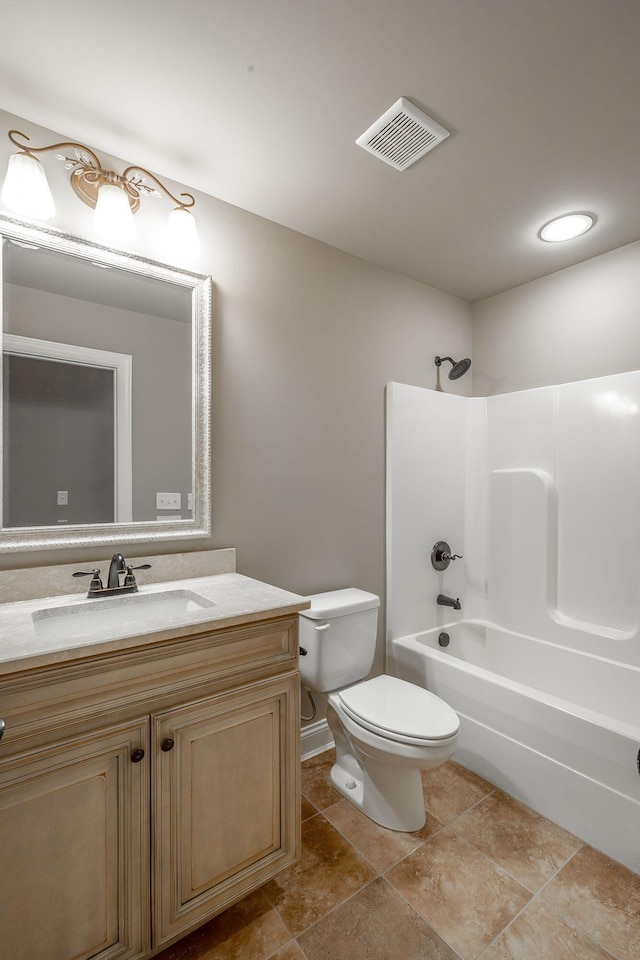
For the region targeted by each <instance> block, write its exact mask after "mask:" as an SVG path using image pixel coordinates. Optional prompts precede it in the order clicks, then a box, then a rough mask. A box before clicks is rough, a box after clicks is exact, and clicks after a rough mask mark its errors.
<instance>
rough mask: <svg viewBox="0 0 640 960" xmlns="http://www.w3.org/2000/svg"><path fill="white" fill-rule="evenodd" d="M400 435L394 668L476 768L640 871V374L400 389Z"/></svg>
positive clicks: (395, 398) (394, 392)
mask: <svg viewBox="0 0 640 960" xmlns="http://www.w3.org/2000/svg"><path fill="white" fill-rule="evenodd" d="M387 431H388V432H387V578H388V580H387V586H388V601H387V615H388V630H387V637H388V658H389V663H390V664H395V669H396V670H397V672H398V675H399V676H401V677H402V678H404V679H407V680H411V681H413V682H416V683H418V682H420V683H423V684H424V685H425V686H427V688H428V689H431V690H433V692H435V693H436V694H438V695H439V696H441V697H442V698H443V699H444V700H446V701H447V702H449V704H450V705H451V706H452V707H453V708H454V709H455V710H456V712H457V713H458V714H460V716H461V717H462V720H463V722H462V730H461V734H460V737H461V739H460V746H459V748H458V751H457V756H459V757H460V759H461V761H462V762H463V763H465V764H466V765H467V766H469V767H471V768H472V769H474V770H476V771H477V772H479V773H481V774H484V775H485V776H486V777H488V778H489V779H490V780H491V781H492V782H494V783H497V784H499V785H501V786H503V787H504V788H505V789H506V790H507V791H508V792H509V793H511V794H512V795H514V796H516V797H518V798H519V799H521V800H523V801H524V802H525V803H527V804H529V805H530V806H532V807H534V808H535V809H537V810H539V811H540V812H542V813H544V814H546V815H547V816H549V817H551V818H552V819H555V820H557V821H558V822H559V823H561V825H562V826H564V827H565V828H566V829H568V830H572V831H574V832H575V833H577V834H578V835H579V836H581V837H583V838H584V839H586V840H588V841H589V842H591V843H593V844H594V845H595V846H597V847H599V848H600V849H602V850H604V851H605V852H607V853H609V854H610V855H611V856H613V857H615V858H616V859H618V860H620V861H621V862H622V863H625V864H626V865H628V866H630V867H631V868H632V869H634V870H636V871H640V840H638V828H637V824H638V823H640V776H639V775H638V751H639V750H640V692H639V691H640V589H639V584H640V498H639V497H638V490H640V372H633V373H625V374H618V375H615V376H611V377H603V378H600V379H597V380H587V381H582V382H579V383H570V384H563V385H560V386H556V387H544V388H540V389H536V390H527V391H523V392H521V393H513V394H502V395H500V396H494V397H489V398H473V399H466V398H464V397H452V396H449V395H446V394H439V393H435V392H434V391H429V390H423V389H421V388H417V387H408V386H404V385H402V384H390V385H389V386H388V388H387ZM438 540H446V541H447V542H448V543H449V544H450V546H451V549H452V552H454V553H457V554H462V559H459V560H456V561H455V562H452V563H451V564H450V565H449V567H448V569H447V570H444V571H441V572H438V571H436V570H434V568H433V567H432V565H431V562H430V554H431V549H432V547H433V545H434V544H435V543H436V542H437V541H438ZM440 593H442V594H445V595H446V596H449V597H454V598H455V597H459V598H460V600H461V606H462V609H461V610H460V611H459V612H457V611H452V610H451V609H450V608H444V607H441V606H438V605H437V603H436V597H437V595H438V594H440ZM474 622H475V624H476V625H475V626H474ZM441 630H446V631H447V632H449V633H450V635H451V646H450V648H446V651H445V650H444V649H443V648H440V647H439V646H438V644H437V637H438V633H439V632H440V631H441ZM416 638H417V639H416ZM425 638H428V640H425ZM390 669H391V667H390Z"/></svg>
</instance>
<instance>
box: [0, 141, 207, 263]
mask: <svg viewBox="0 0 640 960" xmlns="http://www.w3.org/2000/svg"><path fill="white" fill-rule="evenodd" d="M8 136H9V140H10V141H11V143H13V144H14V145H15V146H16V147H18V148H19V153H14V154H13V155H12V156H11V157H9V166H8V168H7V175H6V177H5V180H4V184H3V187H2V193H1V194H0V199H1V200H2V203H3V204H4V205H5V206H6V207H8V208H9V210H12V211H13V212H14V213H17V214H18V215H19V216H25V217H29V218H31V219H33V220H50V219H51V218H52V217H53V216H54V215H55V204H54V202H53V196H52V194H51V189H50V187H49V184H48V182H47V175H46V173H45V170H44V167H43V165H42V164H41V162H40V160H39V159H38V158H37V157H36V156H35V154H36V153H43V152H45V151H48V150H64V149H68V150H70V151H71V150H72V151H73V155H72V156H66V155H65V154H63V153H58V154H56V157H57V159H58V160H62V161H64V165H65V169H66V170H70V171H71V173H70V175H69V182H70V183H71V186H72V187H73V191H74V193H75V194H76V196H77V197H78V198H79V199H80V200H82V202H83V203H86V204H87V206H89V207H93V208H94V210H95V213H94V220H93V222H94V228H95V231H96V233H97V234H98V235H99V236H100V237H101V238H102V239H103V240H107V241H108V242H109V243H112V244H114V245H117V244H119V243H128V242H129V241H130V240H132V239H133V237H134V235H135V223H134V219H133V215H134V213H136V211H137V210H138V208H139V206H140V199H141V197H160V196H162V194H163V193H164V194H166V196H167V197H169V199H170V200H171V201H172V202H173V203H175V204H176V206H175V208H174V209H173V210H172V211H171V213H170V214H169V220H168V222H167V228H166V233H165V242H166V243H167V245H168V246H169V247H170V248H171V253H173V254H175V255H179V256H180V258H181V259H182V258H187V259H189V260H191V259H195V258H196V257H198V256H199V255H200V243H199V240H198V231H197V228H196V221H195V219H194V217H193V215H192V214H191V212H190V208H191V207H193V206H194V205H195V202H196V201H195V199H194V197H192V196H191V194H190V193H181V194H180V198H178V197H174V195H173V194H172V193H171V192H170V191H169V190H167V188H166V187H165V185H164V184H163V183H162V182H161V181H160V180H158V178H157V177H156V176H154V174H153V173H150V172H149V171H148V170H145V169H144V168H143V167H138V166H136V165H132V166H129V167H127V169H126V170H124V171H123V173H121V174H119V173H115V172H114V171H113V170H105V169H104V167H103V166H102V164H101V162H100V160H99V159H98V157H97V156H96V154H95V153H94V152H93V150H91V149H90V148H89V147H86V146H84V144H81V143H70V142H67V141H63V142H61V143H52V144H49V145H48V146H46V147H33V146H31V145H30V144H29V137H28V136H27V135H26V134H24V133H21V132H20V131H19V130H10V131H9V134H8ZM18 137H19V138H21V139H20V140H19V139H17V138H18ZM22 141H25V142H22ZM148 181H151V183H149V182H148ZM158 188H159V189H158Z"/></svg>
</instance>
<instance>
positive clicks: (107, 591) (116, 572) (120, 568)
mask: <svg viewBox="0 0 640 960" xmlns="http://www.w3.org/2000/svg"><path fill="white" fill-rule="evenodd" d="M150 568H151V564H150V563H141V564H140V566H139V567H133V566H131V565H130V564H128V563H127V562H126V561H125V559H124V557H123V556H122V554H121V553H114V555H113V556H112V558H111V563H110V565H109V577H108V579H107V585H106V587H103V585H102V580H101V579H100V571H99V570H98V569H97V568H96V569H95V570H77V571H76V572H75V573H74V574H72V576H74V577H91V583H90V584H89V592H88V594H87V596H88V597H114V596H118V595H119V594H121V593H137V592H138V584H137V583H136V578H135V577H134V575H133V571H134V570H149V569H150ZM122 573H124V574H125V577H124V582H122V583H121V582H120V574H122Z"/></svg>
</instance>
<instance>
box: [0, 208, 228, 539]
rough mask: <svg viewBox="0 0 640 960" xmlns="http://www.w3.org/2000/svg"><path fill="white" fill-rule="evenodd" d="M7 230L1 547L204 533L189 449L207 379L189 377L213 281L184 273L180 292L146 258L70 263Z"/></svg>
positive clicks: (87, 256)
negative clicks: (154, 531) (20, 534)
mask: <svg viewBox="0 0 640 960" xmlns="http://www.w3.org/2000/svg"><path fill="white" fill-rule="evenodd" d="M0 230H2V231H3V232H4V234H5V235H4V236H3V240H2V268H3V283H2V300H3V357H2V360H3V363H2V412H3V426H2V466H3V469H2V534H1V535H0V539H1V538H2V535H4V537H5V538H6V535H7V532H11V531H14V532H16V533H17V531H19V530H23V531H26V530H28V529H31V530H32V531H33V532H34V533H36V532H38V531H44V530H47V531H49V534H48V537H47V536H45V537H44V539H45V540H47V539H49V540H50V541H51V546H58V545H59V543H58V542H57V541H58V539H59V538H60V537H61V538H62V539H64V538H65V531H73V530H78V529H80V530H85V532H86V530H87V529H88V528H91V529H93V530H94V531H95V539H96V542H99V541H100V540H101V539H102V537H101V536H100V534H101V532H102V533H107V532H108V531H111V528H113V525H116V528H115V529H116V530H117V525H120V524H122V525H125V526H126V528H127V531H128V532H134V533H135V532H136V531H135V530H133V527H138V526H139V525H142V527H141V529H140V530H138V534H139V538H141V539H142V538H143V534H144V528H145V527H147V533H149V528H148V525H153V526H154V527H155V526H156V525H157V524H159V525H163V524H164V525H165V528H166V525H167V524H179V525H180V526H181V527H183V526H184V527H187V528H189V529H191V530H192V531H193V533H192V535H200V536H203V535H206V533H207V529H205V527H208V517H207V518H206V519H205V518H203V517H202V516H200V517H197V518H196V517H195V516H194V511H193V508H194V506H198V505H199V506H200V509H201V511H202V508H203V506H204V505H205V501H207V502H208V493H207V490H205V489H203V484H202V480H203V476H202V469H200V470H198V469H197V468H196V467H197V465H196V462H195V461H196V453H197V451H196V450H195V449H194V445H198V446H199V447H200V448H202V442H203V440H204V437H203V435H202V430H201V431H200V434H199V433H198V429H197V427H198V421H199V420H200V419H202V418H201V417H198V415H197V412H196V411H198V410H199V411H200V413H202V401H203V395H202V388H203V385H204V386H206V385H207V384H208V370H207V371H206V375H205V376H203V373H205V371H203V370H202V369H200V370H199V371H198V370H195V371H194V364H195V366H198V364H200V366H201V367H202V364H203V356H204V354H203V345H202V343H201V342H196V341H197V338H198V337H200V339H202V336H203V330H204V329H205V328H206V329H207V331H208V323H209V322H210V317H209V316H208V311H207V310H206V309H203V299H204V302H205V305H206V303H207V302H208V303H210V299H209V298H208V297H207V296H206V295H204V294H206V290H207V284H206V283H205V284H204V288H203V281H204V280H205V278H202V277H200V276H198V275H193V274H183V273H182V272H177V275H178V277H179V279H182V280H183V282H179V283H177V282H174V281H173V278H171V279H166V278H164V277H163V276H155V275H153V273H154V272H157V271H153V270H151V271H150V270H149V263H150V262H149V261H142V264H144V266H143V265H142V264H141V261H140V259H139V258H134V257H131V258H130V262H129V260H128V259H127V257H126V255H118V254H112V255H107V254H106V253H104V252H103V251H104V248H98V247H96V246H95V245H91V244H83V243H82V242H80V241H78V242H77V246H78V247H79V250H80V252H81V253H82V255H80V256H78V255H73V253H70V252H69V250H68V249H58V246H59V245H58V244H56V243H55V242H53V243H49V244H47V245H46V246H45V245H40V244H38V243H31V242H25V239H24V237H23V236H21V235H20V236H15V235H14V236H10V235H8V234H9V232H10V231H9V230H8V229H7V228H6V226H5V225H4V224H3V223H2V222H0ZM46 235H47V236H48V237H49V238H51V237H53V240H55V231H46ZM32 239H34V238H33V237H29V241H30V240H32ZM35 239H38V238H37V237H36V238H35ZM101 251H102V252H101ZM114 260H115V262H113V261H114ZM123 264H124V266H123ZM125 266H126V269H125ZM206 279H208V278H206ZM209 289H210V282H209ZM194 294H195V295H194ZM194 301H200V309H197V310H195V311H194ZM194 338H196V339H194ZM207 343H208V337H207ZM205 353H206V354H207V356H208V350H207V351H205ZM206 419H207V421H208V418H206ZM207 439H208V437H207ZM205 446H206V447H207V451H208V443H205ZM202 453H203V450H202V449H200V450H199V455H200V456H201V455H202ZM205 474H206V477H205V479H206V480H207V482H208V470H205ZM205 486H206V484H205ZM159 494H162V495H163V496H160V497H159V496H158V495H159ZM169 494H171V496H168V495H169ZM203 524H204V526H203ZM102 527H104V530H101V529H100V528H102ZM196 528H197V530H198V532H197V534H196V533H195V530H196ZM56 532H57V535H56ZM187 532H188V531H187V530H184V531H183V535H185V534H186V533H187ZM176 533H177V530H176ZM38 537H39V538H40V539H43V538H42V537H41V536H40V534H39V533H38ZM146 538H148V537H146ZM146 538H145V539H146ZM23 539H24V540H25V543H27V544H28V542H29V536H28V532H27V533H25V536H24V538H23ZM83 539H87V538H86V536H84V537H83ZM92 539H93V538H92ZM129 539H131V537H129ZM133 539H136V537H135V536H134V537H133ZM46 545H47V544H45V543H39V544H38V546H40V547H42V546H46Z"/></svg>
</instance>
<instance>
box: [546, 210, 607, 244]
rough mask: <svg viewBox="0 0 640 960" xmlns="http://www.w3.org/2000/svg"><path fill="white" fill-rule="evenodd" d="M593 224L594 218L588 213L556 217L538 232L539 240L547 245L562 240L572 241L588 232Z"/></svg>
mask: <svg viewBox="0 0 640 960" xmlns="http://www.w3.org/2000/svg"><path fill="white" fill-rule="evenodd" d="M594 222H595V217H592V216H590V215H589V214H588V213H569V214H567V215H566V216H564V217H556V219H555V220H551V221H549V223H545V225H544V227H543V228H542V229H541V230H540V234H539V236H540V239H541V240H546V241H547V242H548V243H559V242H560V241H562V240H573V239H574V237H579V236H580V235H581V234H583V233H586V232H587V230H590V229H591V227H592V226H593V224H594Z"/></svg>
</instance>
